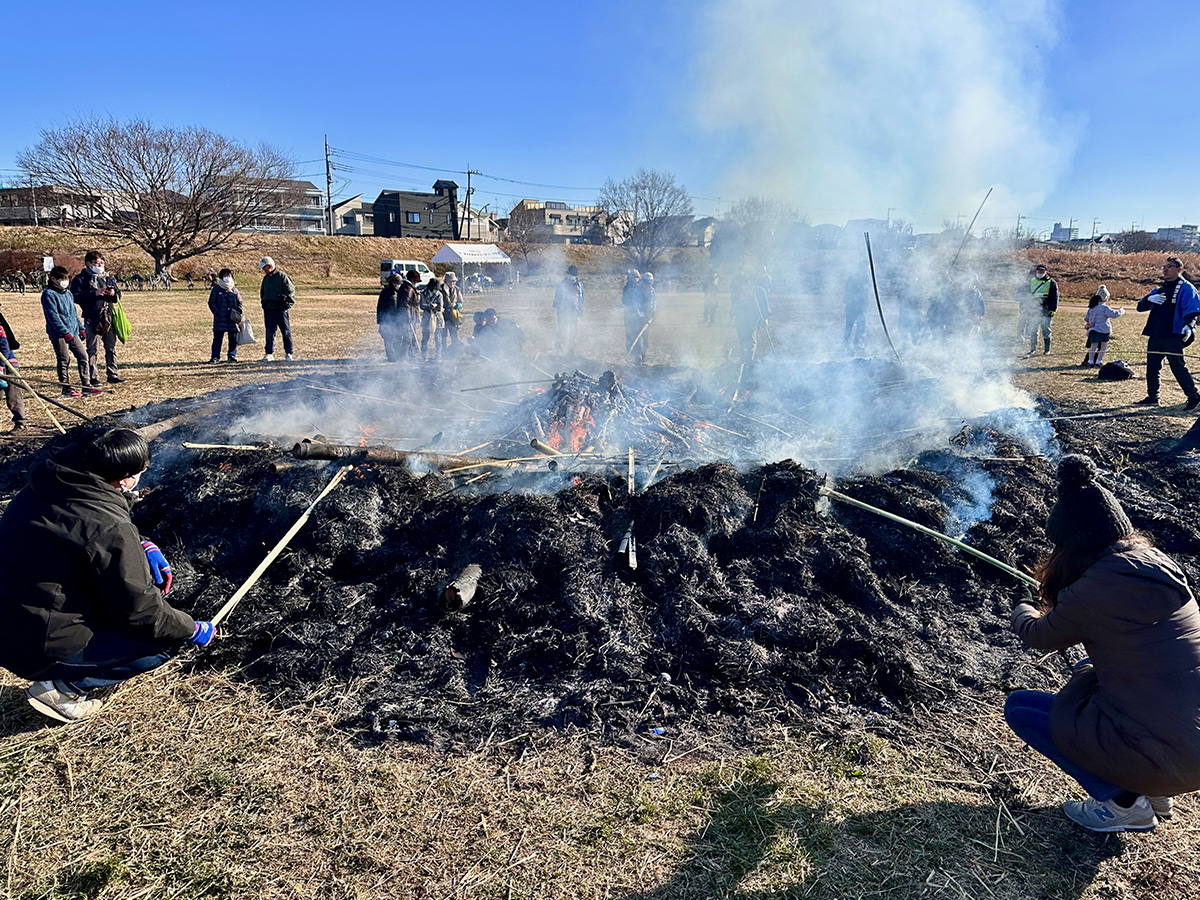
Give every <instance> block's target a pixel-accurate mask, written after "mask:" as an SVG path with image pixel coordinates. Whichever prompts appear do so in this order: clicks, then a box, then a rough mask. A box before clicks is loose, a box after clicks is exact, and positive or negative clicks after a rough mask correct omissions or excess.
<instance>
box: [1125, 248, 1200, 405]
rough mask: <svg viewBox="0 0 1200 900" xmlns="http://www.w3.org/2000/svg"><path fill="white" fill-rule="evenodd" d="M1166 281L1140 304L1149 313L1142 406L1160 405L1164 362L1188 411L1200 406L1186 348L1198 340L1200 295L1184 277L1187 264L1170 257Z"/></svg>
mask: <svg viewBox="0 0 1200 900" xmlns="http://www.w3.org/2000/svg"><path fill="white" fill-rule="evenodd" d="M1162 273H1163V282H1162V284H1160V285H1159V286H1158V287H1156V288H1155V289H1154V290H1152V291H1151V292H1150V293H1149V294H1147V295H1146V296H1145V297H1143V298H1142V299H1141V300H1139V301H1138V305H1137V308H1138V312H1149V313H1150V315H1148V316H1147V317H1146V327H1145V328H1143V329H1142V334H1144V335H1145V336H1146V337H1147V338H1148V340H1147V341H1146V396H1145V397H1144V398H1143V399H1141V400H1139V401H1138V405H1139V406H1158V385H1159V373H1160V372H1161V371H1162V364H1163V360H1164V359H1165V360H1166V361H1167V364H1168V365H1170V367H1171V374H1172V375H1174V376H1175V380H1176V381H1178V382H1179V386H1180V387H1181V388H1183V393H1184V394H1185V395H1187V403H1185V404H1184V407H1183V408H1184V409H1185V410H1188V411H1191V410H1193V409H1195V408H1196V407H1197V406H1200V392H1197V391H1196V382H1195V381H1194V380H1193V379H1192V373H1191V372H1189V371H1188V367H1187V363H1186V362H1185V361H1184V358H1183V348H1184V347H1186V346H1187V345H1188V344H1190V343H1191V342H1192V341H1193V340H1194V339H1195V337H1196V330H1195V329H1196V319H1197V318H1198V317H1200V296H1197V294H1196V289H1195V287H1193V286H1192V283H1191V282H1190V281H1188V280H1187V279H1186V278H1184V277H1183V261H1182V260H1181V259H1180V258H1179V257H1178V256H1170V257H1168V258H1167V261H1166V262H1165V263H1163V267H1162Z"/></svg>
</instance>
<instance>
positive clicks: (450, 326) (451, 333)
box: [442, 271, 462, 353]
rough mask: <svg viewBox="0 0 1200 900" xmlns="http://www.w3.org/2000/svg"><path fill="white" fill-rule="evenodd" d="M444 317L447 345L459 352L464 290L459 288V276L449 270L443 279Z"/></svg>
mask: <svg viewBox="0 0 1200 900" xmlns="http://www.w3.org/2000/svg"><path fill="white" fill-rule="evenodd" d="M442 298H443V299H442V302H443V306H442V319H443V320H444V321H445V323H446V332H445V333H446V344H445V347H447V348H448V347H453V352H455V353H457V352H458V351H459V350H460V349H461V348H462V343H461V341H460V339H459V336H458V326H459V325H461V324H462V292H461V291H459V289H458V276H457V275H455V274H454V272H453V271H450V272H447V273H446V275H445V277H444V278H443V279H442Z"/></svg>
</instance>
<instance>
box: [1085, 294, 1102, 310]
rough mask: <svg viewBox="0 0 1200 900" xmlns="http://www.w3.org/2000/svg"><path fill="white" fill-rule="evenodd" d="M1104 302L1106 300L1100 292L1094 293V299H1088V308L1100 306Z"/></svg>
mask: <svg viewBox="0 0 1200 900" xmlns="http://www.w3.org/2000/svg"><path fill="white" fill-rule="evenodd" d="M1103 302H1104V298H1103V297H1101V296H1100V295H1099V294H1092V299H1091V300H1089V301H1088V309H1095V308H1096V307H1097V306H1099V305H1100V304H1101V303H1103Z"/></svg>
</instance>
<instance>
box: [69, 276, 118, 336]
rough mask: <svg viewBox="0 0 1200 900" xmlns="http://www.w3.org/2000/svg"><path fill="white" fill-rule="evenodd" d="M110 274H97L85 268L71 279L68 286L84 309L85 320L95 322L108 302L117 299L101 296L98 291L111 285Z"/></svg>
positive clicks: (80, 306)
mask: <svg viewBox="0 0 1200 900" xmlns="http://www.w3.org/2000/svg"><path fill="white" fill-rule="evenodd" d="M108 281H109V276H108V275H96V274H93V273H92V272H90V271H88V269H87V268H84V270H83V271H82V272H80V273H79V274H78V275H76V276H75V277H74V278H72V279H71V285H70V287H69V288H68V290H70V292H71V293H72V294H73V295H74V297H75V302H76V303H78V304H79V308H80V309H81V310H83V320H84V321H85V322H91V323H93V324H95V322H96V320H97V319H99V318H100V311H101V310H102V309H103V308H104V304H105V303H106V302H111V301H113V300H115V299H116V297H115V296H101V295H100V294H97V293H96V292H97V291H101V290H104V289H106V288H109V287H111V285H110V284H109V283H108Z"/></svg>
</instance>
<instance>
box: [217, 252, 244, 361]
mask: <svg viewBox="0 0 1200 900" xmlns="http://www.w3.org/2000/svg"><path fill="white" fill-rule="evenodd" d="M208 308H209V309H210V310H212V314H213V342H212V356H211V358H210V359H209V362H210V363H216V362H220V361H221V342H222V340H223V339H224V338H225V336H226V335H228V336H229V357H228V359H229V361H230V362H237V348H238V331H239V330H240V329H241V325H242V319H243V318H244V317H245V316H244V313H243V311H242V294H241V291H239V290H238V289H237V285H235V284H234V283H233V272H232V271H230V270H229V269H222V270H221V271H220V272H218V273H217V280H216V282H215V283H214V284H213V286H212V290H211V291H210V292H209V294H208Z"/></svg>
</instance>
